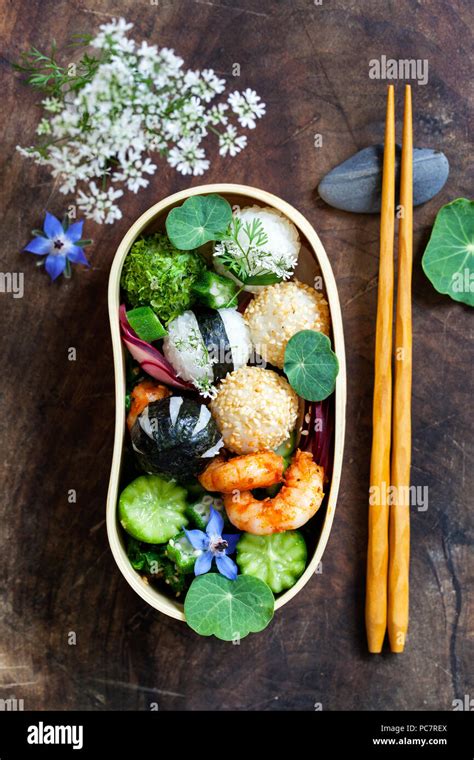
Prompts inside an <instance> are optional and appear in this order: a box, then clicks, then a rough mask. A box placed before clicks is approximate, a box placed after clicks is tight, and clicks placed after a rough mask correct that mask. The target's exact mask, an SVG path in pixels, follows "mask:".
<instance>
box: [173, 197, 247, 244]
mask: <svg viewBox="0 0 474 760" xmlns="http://www.w3.org/2000/svg"><path fill="white" fill-rule="evenodd" d="M231 219H232V208H231V206H230V203H229V202H228V201H226V199H225V198H221V196H220V195H195V196H192V197H191V198H188V199H187V200H186V201H184V203H183V205H182V206H177V207H176V208H174V209H172V210H171V211H170V212H169V214H168V216H167V218H166V232H167V233H168V237H169V239H170V240H171V242H172V243H173V245H174V246H176V248H179V250H180V251H190V250H191V249H193V248H199V246H201V245H204V243H208V242H209V241H210V240H218V239H219V238H220V237H222V235H224V234H225V232H226V230H227V228H228V226H229V224H230V221H231Z"/></svg>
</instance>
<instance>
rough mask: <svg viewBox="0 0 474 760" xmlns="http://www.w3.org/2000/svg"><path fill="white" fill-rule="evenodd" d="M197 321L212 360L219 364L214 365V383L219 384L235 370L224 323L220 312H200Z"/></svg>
mask: <svg viewBox="0 0 474 760" xmlns="http://www.w3.org/2000/svg"><path fill="white" fill-rule="evenodd" d="M196 319H197V321H198V325H199V330H200V331H201V335H202V339H203V341H204V345H205V346H206V348H207V350H208V352H209V356H210V358H211V359H212V360H214V359H217V362H216V363H215V364H214V363H213V364H212V372H213V374H214V382H217V381H218V380H222V378H223V377H225V376H226V375H227V373H228V372H232V371H233V370H234V362H233V361H232V349H231V346H230V343H229V337H228V335H227V333H226V330H225V326H224V321H223V319H222V317H221V315H220V314H219V312H218V311H202V312H199V313H198V314H196Z"/></svg>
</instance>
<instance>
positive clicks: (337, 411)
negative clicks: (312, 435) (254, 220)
mask: <svg viewBox="0 0 474 760" xmlns="http://www.w3.org/2000/svg"><path fill="white" fill-rule="evenodd" d="M209 193H218V194H219V195H221V196H223V197H224V198H226V199H227V200H228V201H229V202H230V203H231V204H238V205H240V206H242V205H245V204H247V205H248V204H252V205H261V206H271V207H273V208H275V209H277V210H278V211H280V212H281V213H283V214H285V215H286V216H287V217H288V219H289V220H290V221H291V222H293V224H294V225H295V226H296V227H297V228H298V230H299V233H300V236H301V240H302V248H301V253H300V257H299V261H298V266H297V269H296V271H295V275H296V277H297V278H298V279H299V280H301V281H302V282H306V283H308V284H311V285H313V283H314V281H315V278H316V277H322V279H323V283H324V293H325V296H326V298H327V301H328V303H329V309H330V314H331V322H332V336H331V338H332V343H333V349H334V351H335V353H336V354H337V357H338V360H339V375H338V378H337V381H336V388H335V394H334V397H333V399H332V401H331V403H332V409H331V413H332V415H333V420H334V430H333V436H332V444H331V445H332V448H333V450H332V471H331V473H330V480H329V482H328V483H327V485H326V497H325V499H324V502H323V505H322V507H321V508H320V510H319V512H318V514H317V515H316V517H315V518H313V523H312V525H314V529H313V533H314V535H312V545H311V546H309V547H308V552H309V561H308V565H307V567H306V570H305V571H304V573H303V575H302V576H301V577H300V578H299V580H298V581H297V582H296V584H295V585H294V586H293V587H292V588H291V589H289V590H288V591H286V592H283V593H282V594H281V595H280V596H279V597H278V598H277V599H276V602H275V609H276V610H277V609H279V608H280V607H283V605H284V604H286V603H287V602H289V601H290V599H292V598H293V597H294V596H295V595H296V594H297V593H298V592H299V591H301V589H302V588H303V586H304V585H305V584H306V583H307V582H308V580H309V579H310V578H311V576H312V575H313V574H314V573H315V572H316V571H317V569H318V566H319V563H320V561H321V558H322V556H323V553H324V549H325V547H326V544H327V542H328V539H329V534H330V532H331V527H332V523H333V519H334V512H335V509H336V502H337V495H338V490H339V482H340V478H341V467H342V457H343V448H344V432H345V412H346V364H345V351H344V336H343V327H342V318H341V308H340V303H339V296H338V292H337V287H336V282H335V279H334V274H333V271H332V268H331V265H330V263H329V259H328V257H327V255H326V251H325V250H324V247H323V245H322V243H321V241H320V239H319V237H318V235H317V234H316V232H315V230H314V229H313V227H312V226H311V224H310V223H309V222H308V220H307V219H306V218H305V217H304V216H303V215H302V214H301V213H300V212H299V211H297V210H296V209H295V208H294V207H293V206H291V205H290V204H289V203H286V202H285V201H283V200H281V198H278V197H277V196H275V195H272V194H271V193H268V192H265V191H264V190H259V189H257V188H254V187H248V186H245V185H237V184H225V183H223V184H212V185H200V186H198V187H193V188H191V189H189V190H183V191H181V192H179V193H175V194H174V195H171V196H169V197H167V198H164V199H163V200H161V201H159V202H158V203H156V204H155V205H153V206H152V207H151V208H149V209H148V211H146V212H145V213H144V214H142V216H140V218H139V219H137V221H136V222H135V223H134V224H133V225H132V226H131V228H130V229H129V230H128V232H127V234H126V235H125V236H124V238H123V240H122V242H121V243H120V245H119V247H118V249H117V252H116V254H115V257H114V260H113V263H112V267H111V271H110V277H109V289H108V306H109V319H110V329H111V335H112V346H113V356H114V370H115V398H116V410H115V435H114V449H113V458H112V466H111V473H110V483H109V490H108V496H107V534H108V539H109V543H110V547H111V549H112V553H113V555H114V557H115V561H116V562H117V565H118V567H119V568H120V571H121V572H122V574H123V576H124V577H125V579H126V580H127V581H128V583H129V584H130V586H131V587H132V588H133V589H134V590H135V591H136V593H137V594H139V596H141V597H142V599H144V600H145V601H146V602H148V604H150V605H151V606H152V607H154V608H155V609H157V610H159V611H160V612H163V613H165V614H166V615H169V616H170V617H173V618H176V619H177V620H184V613H183V604H182V603H180V602H179V601H177V600H174V599H172V598H170V597H168V596H166V595H165V594H164V593H161V592H160V591H159V590H157V589H156V588H155V587H153V586H152V585H150V584H148V583H147V582H146V581H145V580H144V579H143V578H142V577H141V576H140V575H139V573H138V572H136V571H135V570H134V569H133V567H132V566H131V564H130V561H129V559H128V557H127V553H126V549H125V544H124V536H123V531H122V528H121V526H120V523H119V521H118V516H117V500H118V495H119V492H120V487H121V472H122V464H123V454H124V442H125V435H126V434H127V433H126V425H125V416H126V415H125V395H126V380H125V352H126V348H125V347H124V345H123V343H122V340H121V333H120V323H119V306H120V276H121V271H122V266H123V262H124V260H125V257H126V255H127V253H128V252H129V250H130V248H131V246H132V244H133V243H134V242H135V240H136V239H137V238H138V237H139V236H140V235H141V234H143V233H144V232H145V231H146V232H154V231H157V230H160V229H163V225H164V219H165V217H166V214H167V213H168V212H169V211H170V210H171V209H172V208H173V207H174V206H177V205H179V204H181V203H183V201H185V200H186V199H187V198H189V197H191V196H194V195H204V194H209Z"/></svg>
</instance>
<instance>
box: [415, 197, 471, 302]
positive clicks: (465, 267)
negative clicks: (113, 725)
mask: <svg viewBox="0 0 474 760" xmlns="http://www.w3.org/2000/svg"><path fill="white" fill-rule="evenodd" d="M421 263H422V266H423V271H424V273H425V274H426V276H427V277H428V279H429V280H431V284H432V285H433V287H434V288H435V289H436V290H437V291H438V293H444V294H446V295H448V296H450V297H451V298H452V299H453V300H454V301H462V303H466V304H468V305H469V306H474V201H469V200H467V198H458V199H457V200H455V201H451V203H448V204H447V205H446V206H443V207H442V208H441V209H440V210H439V211H438V215H437V217H436V219H435V223H434V226H433V230H432V232H431V237H430V239H429V242H428V245H427V247H426V250H425V252H424V254H423V259H422V261H421Z"/></svg>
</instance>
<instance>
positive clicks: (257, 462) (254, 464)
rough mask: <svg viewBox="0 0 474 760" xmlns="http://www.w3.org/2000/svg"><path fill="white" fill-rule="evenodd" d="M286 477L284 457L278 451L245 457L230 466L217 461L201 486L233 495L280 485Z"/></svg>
mask: <svg viewBox="0 0 474 760" xmlns="http://www.w3.org/2000/svg"><path fill="white" fill-rule="evenodd" d="M282 476H283V457H281V456H279V455H278V454H275V452H274V451H261V452H259V453H257V454H243V455H242V456H239V457H233V459H229V460H228V461H227V462H226V461H225V459H224V458H223V457H221V456H219V457H216V459H214V460H213V461H212V462H211V464H210V465H209V466H208V467H207V468H206V469H205V470H204V472H203V473H202V474H201V475H200V476H199V482H200V483H201V485H202V486H203V487H204V488H205V489H206V490H207V491H220V492H221V493H232V491H235V490H241V491H247V490H249V489H250V488H266V487H267V486H272V485H274V484H275V483H280V481H281V479H282Z"/></svg>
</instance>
